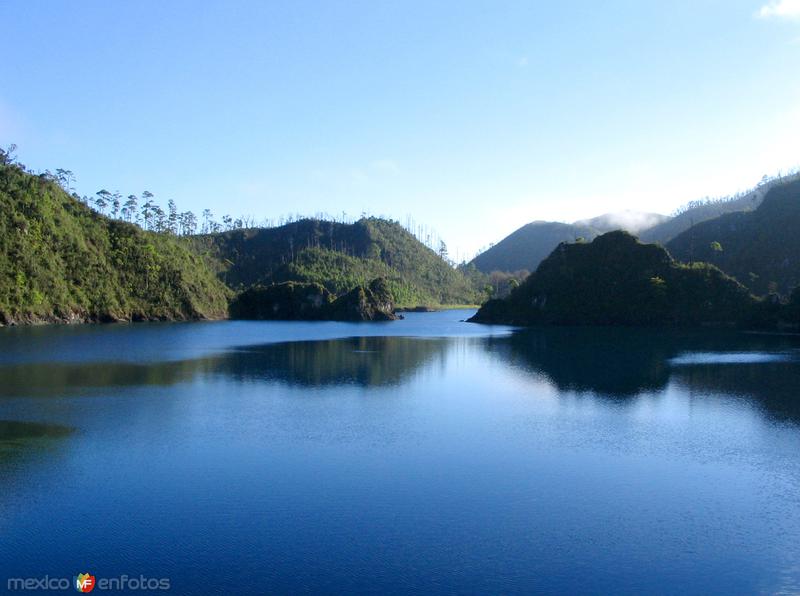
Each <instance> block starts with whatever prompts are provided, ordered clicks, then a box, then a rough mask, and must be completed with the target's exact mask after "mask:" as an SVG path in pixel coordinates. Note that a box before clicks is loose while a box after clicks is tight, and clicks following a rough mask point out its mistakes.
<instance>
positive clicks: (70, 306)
mask: <svg viewBox="0 0 800 596" xmlns="http://www.w3.org/2000/svg"><path fill="white" fill-rule="evenodd" d="M0 216H1V217H0V322H3V321H5V322H36V321H58V320H116V319H189V318H213V317H220V316H224V315H225V312H226V310H227V298H228V295H229V292H228V290H227V289H226V288H225V287H224V286H223V285H222V284H221V283H220V282H219V281H218V280H217V279H215V277H214V275H213V274H212V272H211V271H210V269H209V268H208V266H207V263H206V262H205V261H204V259H203V258H202V257H200V256H198V255H196V254H194V253H192V252H191V251H190V250H188V249H187V245H186V243H185V242H184V241H182V240H180V239H178V238H174V237H170V236H166V235H159V234H154V233H149V232H143V231H142V230H141V229H139V228H138V227H136V226H134V225H131V224H127V223H124V222H119V221H113V220H110V219H108V218H105V217H103V216H101V215H98V214H97V213H95V212H93V211H92V210H90V209H89V208H88V207H86V206H85V205H83V204H82V203H80V202H79V201H77V200H76V199H74V198H73V197H71V196H69V195H68V194H67V193H65V192H64V191H63V190H62V189H61V188H60V187H59V186H58V185H56V184H54V183H52V182H50V181H47V180H45V179H44V178H42V177H40V176H36V175H33V174H30V173H27V172H24V171H23V170H21V169H20V168H18V167H16V166H11V165H0Z"/></svg>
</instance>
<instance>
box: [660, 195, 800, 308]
mask: <svg viewBox="0 0 800 596" xmlns="http://www.w3.org/2000/svg"><path fill="white" fill-rule="evenodd" d="M798 230H800V180H792V181H789V182H784V183H782V184H778V185H774V186H773V187H772V188H771V189H770V190H769V192H768V193H767V194H766V196H765V197H764V199H763V201H762V202H761V204H760V206H759V207H758V208H757V209H756V210H755V211H749V212H740V213H730V214H727V215H723V216H721V217H718V218H716V219H713V220H710V221H706V222H703V223H700V224H697V225H695V226H694V227H692V228H691V229H689V230H687V231H686V232H683V233H682V234H680V235H679V236H677V237H676V238H675V239H673V240H672V241H671V242H670V243H669V244H668V245H667V248H668V249H669V251H670V253H671V254H672V255H673V256H674V257H675V258H676V259H678V260H681V261H684V262H692V261H706V262H709V263H713V264H714V265H716V266H718V267H719V268H720V269H722V270H723V271H725V272H726V273H728V274H729V275H733V276H735V277H736V278H737V279H738V280H739V281H740V282H742V283H743V284H745V285H746V286H748V287H749V288H750V289H752V290H753V292H755V293H756V294H766V293H768V292H778V293H781V294H784V295H788V293H789V292H790V291H791V290H792V289H793V288H794V287H795V286H797V285H800V233H799V232H798Z"/></svg>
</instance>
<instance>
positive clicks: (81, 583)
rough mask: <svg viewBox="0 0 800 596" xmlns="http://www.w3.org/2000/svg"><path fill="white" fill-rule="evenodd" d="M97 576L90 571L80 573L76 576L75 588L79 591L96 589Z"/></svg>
mask: <svg viewBox="0 0 800 596" xmlns="http://www.w3.org/2000/svg"><path fill="white" fill-rule="evenodd" d="M94 586H95V578H94V576H93V575H89V574H88V573H79V574H78V577H76V578H75V589H76V590H78V592H91V591H92V590H94Z"/></svg>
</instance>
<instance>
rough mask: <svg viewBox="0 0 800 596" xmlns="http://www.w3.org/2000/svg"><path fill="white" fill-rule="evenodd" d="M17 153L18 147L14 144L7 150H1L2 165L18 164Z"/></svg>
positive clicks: (0, 161)
mask: <svg viewBox="0 0 800 596" xmlns="http://www.w3.org/2000/svg"><path fill="white" fill-rule="evenodd" d="M16 151H17V146H16V145H14V144H13V143H12V144H11V145H9V146H8V147H6V148H5V149H0V164H2V165H4V166H10V165H12V164H14V163H15V162H16V159H15V158H14V153H16Z"/></svg>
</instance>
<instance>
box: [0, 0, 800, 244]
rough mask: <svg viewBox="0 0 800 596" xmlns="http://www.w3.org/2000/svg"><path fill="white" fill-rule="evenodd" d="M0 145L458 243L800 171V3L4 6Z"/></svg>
mask: <svg viewBox="0 0 800 596" xmlns="http://www.w3.org/2000/svg"><path fill="white" fill-rule="evenodd" d="M0 38H2V39H3V48H4V52H3V54H4V56H3V60H2V65H1V66H0V145H2V146H6V145H9V144H11V143H15V144H16V145H17V146H18V149H17V156H18V158H19V160H20V161H21V162H23V163H25V164H27V165H28V167H30V168H32V169H35V170H44V169H50V170H55V169H56V168H65V169H70V170H72V171H73V172H74V173H75V175H76V178H77V182H76V184H75V186H76V189H77V191H78V192H79V193H80V194H87V195H91V194H93V193H94V192H96V191H97V190H99V189H101V188H108V189H109V190H111V191H114V190H119V191H120V192H122V193H123V194H124V195H128V194H130V193H135V194H140V193H141V192H142V191H143V190H145V189H147V190H150V191H151V192H153V193H154V194H155V195H156V198H157V199H158V200H160V201H161V202H162V204H164V205H165V204H166V201H167V200H168V199H173V200H175V201H176V203H177V204H178V207H179V208H180V209H181V210H189V209H191V210H193V211H195V212H197V213H199V212H201V211H202V210H203V209H205V208H209V209H211V210H212V212H213V213H214V214H215V216H216V217H217V218H218V219H219V217H220V216H221V215H222V214H224V213H230V214H232V215H234V216H237V215H241V214H245V215H250V216H253V217H255V218H256V220H261V219H263V218H278V217H279V216H281V215H285V214H295V213H300V214H315V213H319V212H326V213H330V214H341V213H342V212H345V213H347V214H348V215H350V216H357V215H358V214H360V213H362V212H368V213H370V214H373V215H384V216H387V217H391V218H394V219H398V220H400V221H401V222H404V221H405V220H406V217H407V216H408V215H411V216H412V217H413V218H414V219H415V220H416V221H417V222H421V223H425V224H427V225H428V226H430V227H431V228H434V229H435V230H437V231H438V233H439V234H440V235H441V236H442V237H443V238H444V240H445V241H446V242H447V243H448V246H449V247H450V254H451V257H453V256H455V257H457V258H458V259H461V258H465V257H468V256H470V255H471V254H473V253H474V252H475V251H477V250H478V249H479V248H481V247H485V246H487V245H488V244H489V243H492V242H497V241H498V240H500V239H501V238H503V237H504V236H506V235H507V234H509V233H510V232H512V231H513V230H515V229H516V228H518V227H520V226H521V225H523V224H525V223H527V222H529V221H534V220H541V219H545V220H557V221H572V220H576V219H582V218H587V217H592V216H595V215H599V214H601V213H604V212H609V211H618V210H623V209H635V210H641V211H655V212H662V213H670V212H672V211H673V210H674V209H675V208H676V207H678V206H679V205H681V204H684V203H686V202H687V201H690V200H694V199H698V198H702V197H705V196H721V195H726V194H731V193H734V192H737V191H739V190H744V189H747V188H749V187H752V186H754V185H755V184H756V183H757V182H758V181H759V179H760V178H761V177H762V176H763V175H765V174H775V173H777V172H778V171H780V170H786V169H789V168H793V167H796V166H798V165H800V76H798V72H800V0H776V1H769V0H672V1H670V2H662V1H660V0H659V1H655V0H654V1H645V0H608V1H604V2H597V1H596V0H592V1H589V0H587V1H570V0H564V1H561V2H549V1H548V2H539V1H534V0H529V1H526V2H517V1H504V0H485V1H479V2H475V1H469V0H456V1H450V0H439V1H435V2H430V1H429V0H426V1H422V2H415V1H411V0H407V1H402V2H401V1H398V2H383V1H380V0H371V1H364V2H361V1H333V0H331V1H323V0H314V1H311V2H306V1H304V0H293V1H291V2H287V1H282V2H268V1H265V0H260V1H254V2H246V1H242V0H231V1H226V2H223V1H219V2H201V1H197V0H194V1H191V2H187V1H180V0H170V1H169V2H164V1H163V0H159V1H156V2H151V1H147V0H137V1H136V2H108V1H107V0H102V1H91V0H84V1H80V2H78V1H75V2H59V1H57V0H50V1H45V0H0Z"/></svg>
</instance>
